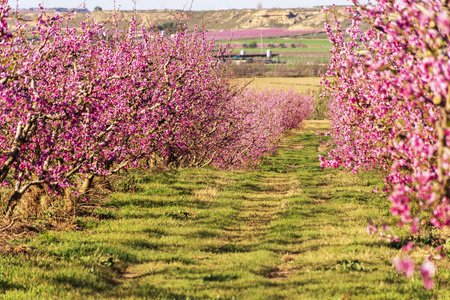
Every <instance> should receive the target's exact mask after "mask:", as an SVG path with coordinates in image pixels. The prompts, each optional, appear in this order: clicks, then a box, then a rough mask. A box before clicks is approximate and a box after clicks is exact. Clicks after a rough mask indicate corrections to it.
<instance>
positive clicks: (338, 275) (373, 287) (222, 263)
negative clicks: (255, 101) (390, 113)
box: [0, 121, 450, 299]
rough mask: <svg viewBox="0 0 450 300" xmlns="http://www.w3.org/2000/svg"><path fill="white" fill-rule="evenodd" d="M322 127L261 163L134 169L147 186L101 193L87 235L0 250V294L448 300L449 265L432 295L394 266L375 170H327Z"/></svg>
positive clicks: (86, 223) (50, 237) (44, 237)
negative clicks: (379, 228)
mask: <svg viewBox="0 0 450 300" xmlns="http://www.w3.org/2000/svg"><path fill="white" fill-rule="evenodd" d="M326 127H327V122H324V121H309V122H307V123H306V125H305V128H304V130H293V131H292V132H290V133H289V135H288V136H287V137H286V138H285V139H284V140H283V141H282V143H281V147H280V149H279V151H278V152H277V153H276V154H275V155H273V156H271V157H269V158H267V159H265V160H264V161H263V162H262V164H261V165H260V167H259V168H257V169H255V170H250V171H220V170H215V169H212V168H204V169H187V170H181V171H178V172H168V173H163V174H157V175H152V174H144V175H140V176H138V177H136V175H133V176H134V177H132V178H133V180H132V181H133V182H135V183H137V184H138V185H139V187H140V188H139V189H136V191H137V192H135V193H115V194H113V195H111V196H110V197H109V198H108V199H106V200H105V203H103V204H104V205H105V206H106V208H103V209H102V211H100V212H97V213H99V214H102V215H104V216H105V218H102V220H101V221H96V220H94V219H89V218H79V219H77V220H76V222H77V224H78V225H79V227H80V228H82V230H79V231H72V232H52V231H49V232H45V233H42V234H40V235H39V236H38V237H37V238H35V239H32V240H24V241H18V242H16V243H17V244H20V243H25V244H26V245H27V246H28V247H30V248H31V249H32V251H31V253H28V254H19V255H11V254H10V255H2V256H0V298H2V299H49V298H62V299H98V298H115V299H119V298H120V299H135V298H147V299H212V298H214V299H343V298H345V299H430V298H439V299H441V298H442V299H444V298H446V297H448V295H449V286H448V279H449V276H450V272H449V270H448V268H447V269H444V268H441V269H440V271H439V272H440V274H439V289H436V290H434V291H425V290H424V289H423V287H422V284H421V282H420V279H419V278H418V277H417V275H416V277H415V278H414V280H409V279H406V278H404V277H403V276H401V275H399V274H397V273H396V272H395V271H394V270H393V269H392V266H391V261H392V258H393V256H395V255H396V254H397V253H398V252H399V250H398V249H397V247H394V246H390V245H389V244H387V243H386V242H383V241H380V240H379V239H377V238H374V237H371V236H369V235H367V234H366V233H365V227H366V225H367V219H368V218H373V219H374V220H375V221H379V222H382V221H383V220H385V219H386V218H387V217H388V216H389V203H388V202H387V200H386V199H385V198H384V197H382V196H381V195H380V194H373V193H371V191H372V189H373V188H374V187H375V186H376V187H378V188H381V186H382V183H381V180H380V177H379V176H378V175H376V174H373V173H366V174H361V175H358V176H354V175H352V174H349V173H345V172H342V171H338V170H322V169H321V168H320V167H319V162H318V159H317V155H318V154H319V153H318V149H321V148H320V147H319V141H318V139H317V138H316V136H315V132H316V131H317V130H318V129H320V130H324V129H325V128H326ZM321 150H323V149H321ZM130 176H131V175H130ZM125 190H126V189H125Z"/></svg>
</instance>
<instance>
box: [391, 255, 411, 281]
mask: <svg viewBox="0 0 450 300" xmlns="http://www.w3.org/2000/svg"><path fill="white" fill-rule="evenodd" d="M394 267H395V270H397V272H399V273H402V274H404V275H405V276H406V277H408V278H411V277H412V276H413V275H414V262H413V261H412V260H411V259H410V258H408V257H407V258H403V259H402V258H398V257H395V258H394Z"/></svg>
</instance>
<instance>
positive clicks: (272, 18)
mask: <svg viewBox="0 0 450 300" xmlns="http://www.w3.org/2000/svg"><path fill="white" fill-rule="evenodd" d="M47 12H48V13H49V14H53V13H54V11H47ZM181 13H182V11H179V10H167V9H166V10H147V11H138V15H139V16H140V17H141V18H142V20H143V21H144V22H145V23H149V24H156V25H161V24H165V23H170V22H173V21H174V20H176V18H177V17H178V16H180V14H181ZM185 13H186V14H188V15H190V16H191V18H190V20H189V22H188V25H189V26H193V25H194V24H199V25H201V24H203V25H205V26H206V28H207V29H208V30H211V31H216V30H239V29H255V28H284V29H290V30H322V29H323V24H324V22H325V21H326V15H325V13H323V12H322V10H321V9H320V8H313V9H306V8H293V9H240V10H237V9H236V10H217V11H188V12H185ZM20 14H21V16H22V17H23V18H24V19H27V20H33V19H35V18H36V17H37V16H38V13H37V12H30V11H23V12H20ZM132 14H133V12H132V11H120V12H119V18H120V19H123V20H129V19H130V17H131V16H132ZM113 15H114V12H113V11H97V12H92V13H90V16H89V17H90V18H95V20H96V21H97V22H102V23H107V22H108V21H111V20H112V17H113ZM341 19H342V21H344V19H343V18H341ZM73 20H74V21H75V23H78V24H79V22H80V21H82V20H83V21H84V20H86V15H85V14H84V13H78V14H76V15H75V16H74V18H73ZM10 24H11V25H13V24H14V20H10ZM345 25H347V24H345V22H344V26H345Z"/></svg>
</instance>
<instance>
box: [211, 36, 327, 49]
mask: <svg viewBox="0 0 450 300" xmlns="http://www.w3.org/2000/svg"><path fill="white" fill-rule="evenodd" d="M251 42H256V43H257V44H259V43H260V42H261V39H258V38H257V39H243V40H232V44H250V43H251ZM216 43H217V44H221V45H223V44H227V42H226V41H217V42H216ZM263 43H264V44H269V43H273V44H281V43H283V44H285V45H286V46H287V47H289V46H290V45H291V44H304V45H307V46H308V48H327V49H331V46H332V44H331V42H330V41H329V40H328V39H293V38H263Z"/></svg>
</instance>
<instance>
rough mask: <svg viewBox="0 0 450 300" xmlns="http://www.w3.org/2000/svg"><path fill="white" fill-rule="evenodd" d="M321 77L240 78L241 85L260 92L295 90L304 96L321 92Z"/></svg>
mask: <svg viewBox="0 0 450 300" xmlns="http://www.w3.org/2000/svg"><path fill="white" fill-rule="evenodd" d="M320 80H321V78H320V77H297V78H282V77H270V78H239V79H238V80H237V82H238V83H239V84H248V86H249V87H251V88H256V89H259V90H265V89H271V88H275V89H282V90H290V89H292V90H294V91H296V92H299V93H302V94H305V93H307V94H317V93H318V92H319V91H320V90H321V85H320Z"/></svg>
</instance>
